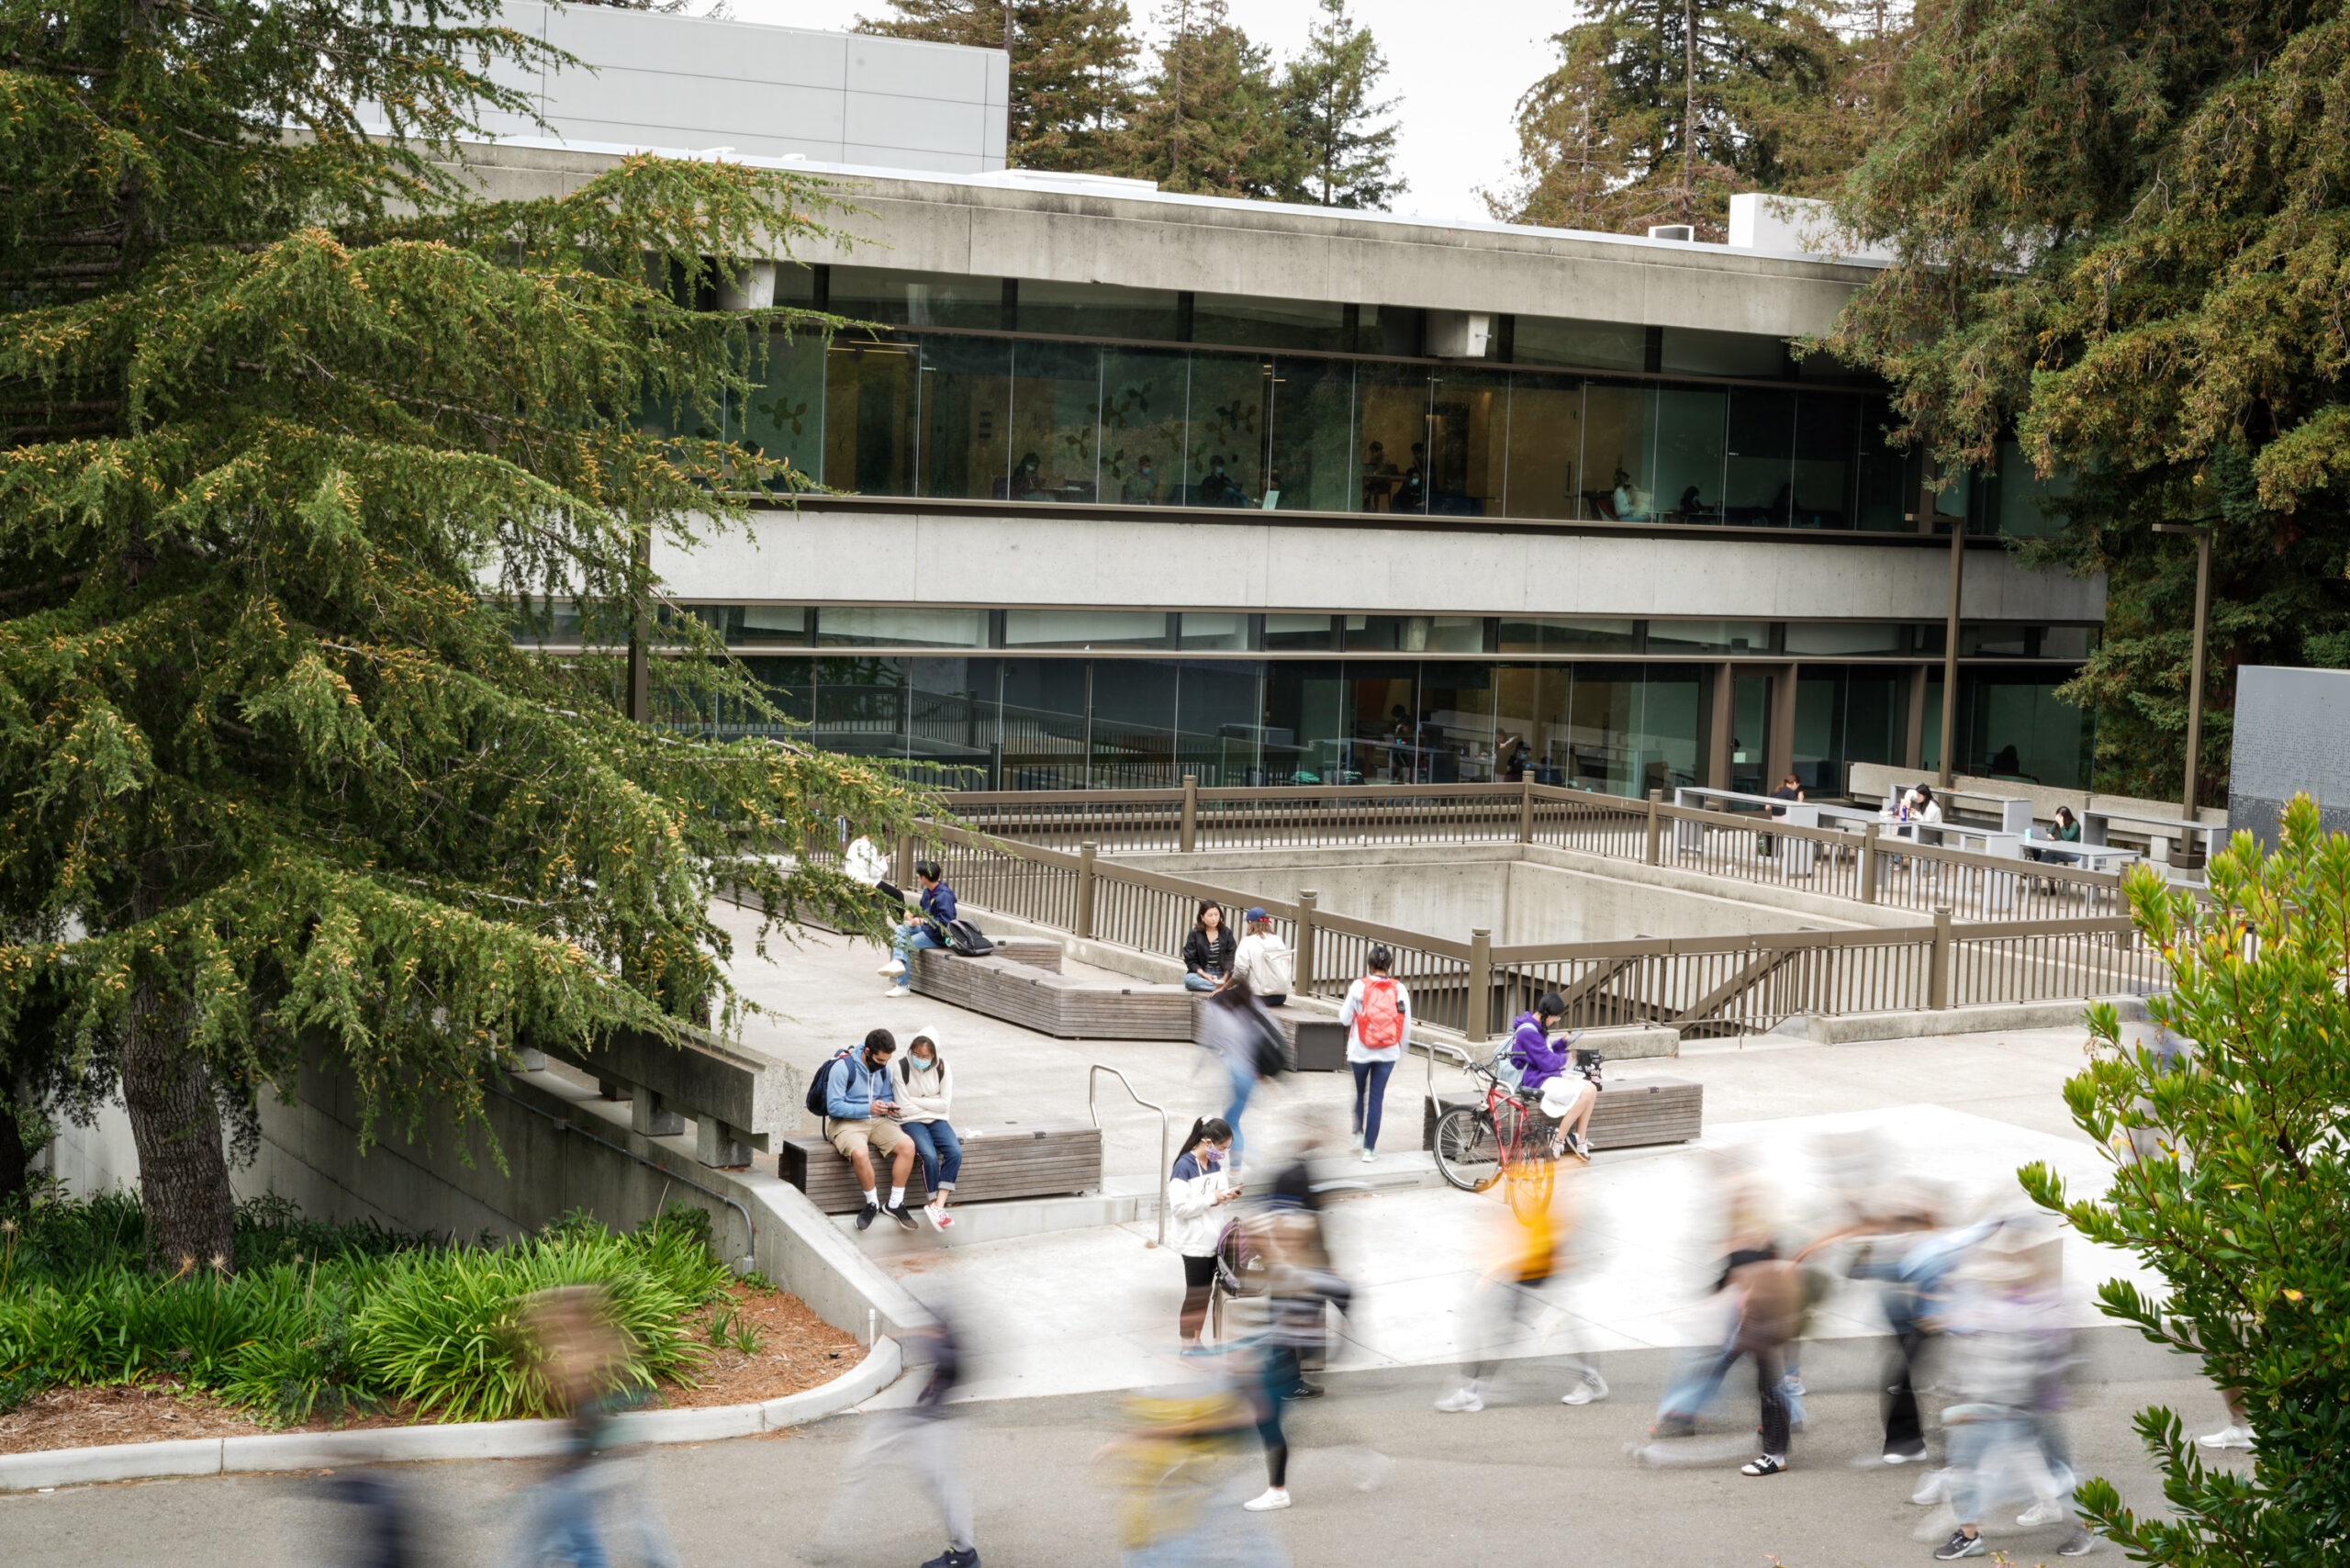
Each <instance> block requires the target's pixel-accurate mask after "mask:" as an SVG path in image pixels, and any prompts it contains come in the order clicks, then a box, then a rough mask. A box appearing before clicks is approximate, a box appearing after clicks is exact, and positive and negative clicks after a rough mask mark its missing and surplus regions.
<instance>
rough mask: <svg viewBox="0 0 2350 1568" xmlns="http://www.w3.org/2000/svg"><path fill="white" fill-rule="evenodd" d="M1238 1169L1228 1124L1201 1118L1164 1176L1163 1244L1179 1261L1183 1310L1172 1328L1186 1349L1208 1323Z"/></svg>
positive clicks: (1219, 1119) (1237, 1191)
mask: <svg viewBox="0 0 2350 1568" xmlns="http://www.w3.org/2000/svg"><path fill="white" fill-rule="evenodd" d="M1238 1165H1239V1162H1238V1161H1237V1160H1236V1159H1233V1157H1232V1128H1231V1126H1230V1125H1229V1124H1227V1123H1226V1122H1225V1120H1224V1119H1223V1118H1222V1117H1220V1116H1203V1117H1201V1118H1200V1119H1199V1120H1198V1121H1196V1122H1193V1123H1192V1130H1191V1131H1190V1132H1189V1133H1187V1134H1185V1135H1184V1137H1183V1152H1182V1153H1181V1154H1179V1155H1177V1156H1176V1157H1175V1169H1174V1170H1170V1171H1169V1172H1168V1176H1167V1245H1168V1246H1169V1247H1171V1248H1173V1249H1175V1250H1176V1252H1177V1253H1179V1254H1181V1257H1182V1260H1183V1310H1182V1312H1181V1316H1178V1317H1177V1318H1176V1322H1175V1327H1176V1332H1177V1334H1178V1335H1179V1336H1180V1338H1181V1340H1182V1347H1183V1349H1184V1350H1198V1349H1199V1348H1200V1327H1201V1326H1202V1325H1203V1324H1204V1323H1206V1322H1207V1318H1208V1291H1209V1288H1210V1287H1211V1286H1212V1285H1214V1283H1215V1253H1216V1247H1217V1244H1218V1243H1220V1242H1221V1241H1222V1240H1223V1239H1224V1215H1223V1209H1224V1205H1225V1204H1228V1203H1230V1202H1232V1201H1233V1200H1234V1199H1235V1198H1237V1197H1238V1196H1240V1191H1241V1188H1240V1182H1239V1179H1238V1175H1237V1170H1238Z"/></svg>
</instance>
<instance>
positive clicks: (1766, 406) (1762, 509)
mask: <svg viewBox="0 0 2350 1568" xmlns="http://www.w3.org/2000/svg"><path fill="white" fill-rule="evenodd" d="M1795 455H1796V397H1795V394H1794V393H1792V392H1758V391H1752V390H1750V389H1749V388H1747V387H1743V386H1741V387H1740V388H1738V389H1737V390H1736V391H1735V392H1733V393H1731V394H1730V398H1729V463H1728V465H1727V469H1726V473H1725V475H1724V477H1723V480H1722V495H1723V502H1724V504H1723V509H1722V519H1723V521H1726V522H1735V523H1746V524H1749V525H1752V524H1758V523H1759V524H1762V526H1764V527H1769V528H1784V527H1785V526H1786V523H1787V519H1788V518H1789V517H1790V516H1792V515H1793V510H1794V504H1795Z"/></svg>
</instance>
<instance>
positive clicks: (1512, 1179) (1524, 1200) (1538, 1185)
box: [1506, 1154, 1555, 1224]
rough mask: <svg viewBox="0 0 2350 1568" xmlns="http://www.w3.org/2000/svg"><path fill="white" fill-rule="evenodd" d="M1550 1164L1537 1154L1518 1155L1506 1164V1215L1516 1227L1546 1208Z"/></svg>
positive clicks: (1548, 1200) (1548, 1193)
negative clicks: (1507, 1212)
mask: <svg viewBox="0 0 2350 1568" xmlns="http://www.w3.org/2000/svg"><path fill="white" fill-rule="evenodd" d="M1553 1169H1555V1167H1554V1166H1553V1164H1552V1162H1551V1161H1550V1160H1549V1159H1544V1158H1543V1157H1542V1156H1540V1155H1539V1154H1520V1155H1519V1156H1518V1157H1517V1158H1516V1159H1513V1160H1511V1161H1510V1162H1509V1172H1508V1176H1509V1185H1508V1187H1507V1189H1506V1191H1507V1193H1508V1196H1509V1212H1510V1213H1512V1214H1514V1215H1516V1216H1517V1217H1518V1222H1519V1223H1520V1224H1525V1223H1527V1222H1529V1221H1531V1220H1532V1219H1533V1218H1534V1216H1535V1215H1539V1214H1541V1213H1542V1212H1543V1211H1545V1210H1546V1209H1548V1208H1549V1207H1550V1180H1551V1171H1552V1170H1553Z"/></svg>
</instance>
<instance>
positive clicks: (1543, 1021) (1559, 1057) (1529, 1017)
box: [1509, 991, 1599, 1160]
mask: <svg viewBox="0 0 2350 1568" xmlns="http://www.w3.org/2000/svg"><path fill="white" fill-rule="evenodd" d="M1566 1015H1567V1004H1566V1002H1564V1001H1562V1000H1561V998H1560V996H1559V993H1558V992H1557V991H1547V992H1545V993H1544V994H1543V997H1542V1000H1541V1001H1539V1002H1536V1003H1535V1004H1534V1011H1533V1012H1531V1013H1521V1014H1518V1015H1517V1026H1516V1034H1514V1035H1513V1036H1511V1038H1510V1050H1509V1054H1510V1059H1511V1061H1512V1062H1514V1063H1515V1064H1516V1067H1517V1069H1518V1075H1519V1076H1518V1081H1517V1086H1518V1092H1519V1094H1520V1096H1521V1097H1522V1098H1525V1099H1527V1100H1533V1099H1535V1098H1536V1097H1537V1096H1539V1099H1540V1103H1541V1107H1542V1114H1543V1115H1545V1116H1547V1117H1549V1118H1550V1122H1551V1123H1552V1125H1553V1126H1555V1127H1556V1128H1557V1142H1558V1146H1559V1148H1561V1150H1562V1151H1563V1152H1565V1153H1569V1154H1572V1155H1573V1156H1574V1157H1575V1158H1576V1159H1583V1160H1588V1159H1590V1158H1591V1144H1590V1141H1589V1140H1588V1139H1587V1138H1586V1137H1585V1136H1584V1131H1583V1129H1584V1128H1585V1127H1586V1126H1589V1124H1590V1122H1591V1112H1592V1107H1593V1106H1595V1105H1596V1104H1598V1103H1599V1086H1598V1085H1597V1084H1595V1083H1594V1082H1592V1081H1590V1080H1589V1079H1587V1078H1585V1077H1584V1076H1583V1074H1582V1073H1580V1072H1578V1071H1576V1070H1575V1065H1574V1043H1575V1036H1572V1035H1569V1036H1566V1037H1565V1038H1563V1039H1561V1040H1557V1041H1553V1040H1552V1039H1551V1037H1550V1036H1551V1033H1552V1032H1553V1031H1554V1030H1556V1029H1557V1028H1558V1027H1559V1025H1561V1023H1562V1022H1563V1021H1564V1020H1565V1018H1566Z"/></svg>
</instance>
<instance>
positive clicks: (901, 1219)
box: [890, 1204, 914, 1230]
mask: <svg viewBox="0 0 2350 1568" xmlns="http://www.w3.org/2000/svg"><path fill="white" fill-rule="evenodd" d="M890 1218H891V1219H893V1220H896V1221H897V1222H898V1228H899V1229H901V1230H912V1229H913V1228H914V1216H913V1215H910V1214H908V1213H907V1212H906V1205H905V1204H890Z"/></svg>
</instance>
